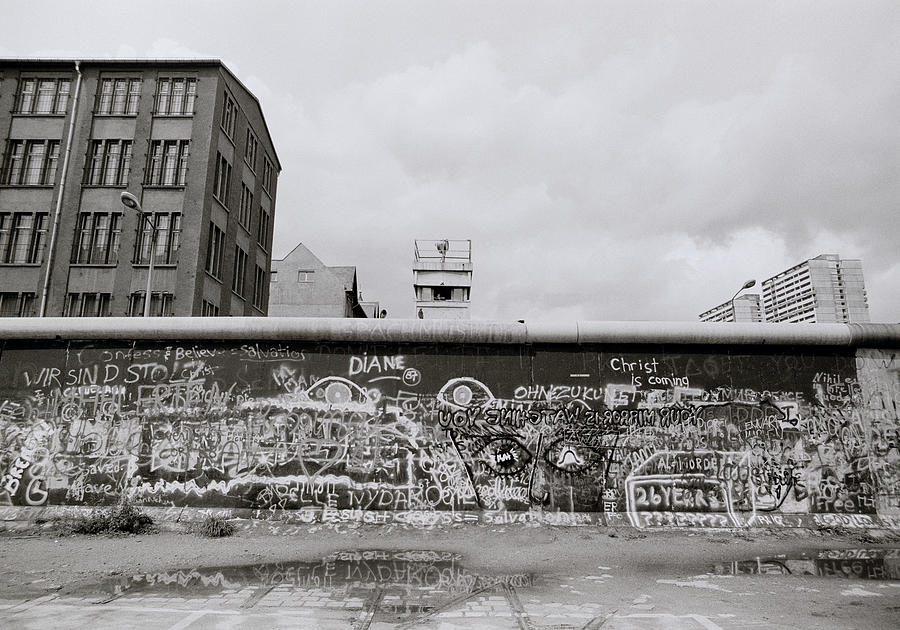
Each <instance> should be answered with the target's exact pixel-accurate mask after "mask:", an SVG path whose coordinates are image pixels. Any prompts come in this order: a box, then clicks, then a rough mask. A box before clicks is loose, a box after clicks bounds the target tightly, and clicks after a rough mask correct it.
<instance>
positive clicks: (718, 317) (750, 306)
mask: <svg viewBox="0 0 900 630" xmlns="http://www.w3.org/2000/svg"><path fill="white" fill-rule="evenodd" d="M700 321H703V322H761V321H763V318H762V311H761V310H760V308H759V295H757V294H756V293H747V294H745V295H742V296H740V297H737V298H735V299H733V300H730V301H728V302H724V303H722V304H719V305H718V306H714V307H713V308H711V309H709V310H708V311H706V312H705V313H701V314H700Z"/></svg>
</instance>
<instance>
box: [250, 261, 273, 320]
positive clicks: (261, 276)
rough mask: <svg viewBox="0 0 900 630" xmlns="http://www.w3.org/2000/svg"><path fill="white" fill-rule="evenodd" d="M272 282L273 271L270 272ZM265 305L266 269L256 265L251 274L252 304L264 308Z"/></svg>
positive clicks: (260, 308)
mask: <svg viewBox="0 0 900 630" xmlns="http://www.w3.org/2000/svg"><path fill="white" fill-rule="evenodd" d="M272 282H275V272H274V271H273V272H272ZM265 305H266V270H265V269H263V268H262V267H260V266H259V265H256V272H255V273H254V276H253V306H255V307H256V308H258V309H259V310H261V311H262V310H264V308H263V307H265Z"/></svg>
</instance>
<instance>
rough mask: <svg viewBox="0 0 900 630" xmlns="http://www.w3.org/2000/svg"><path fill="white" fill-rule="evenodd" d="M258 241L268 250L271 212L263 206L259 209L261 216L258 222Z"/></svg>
mask: <svg viewBox="0 0 900 630" xmlns="http://www.w3.org/2000/svg"><path fill="white" fill-rule="evenodd" d="M256 242H257V243H259V244H260V245H262V247H263V249H265V250H268V243H269V213H268V212H266V209H265V208H262V207H260V209H259V218H258V220H257V222H256Z"/></svg>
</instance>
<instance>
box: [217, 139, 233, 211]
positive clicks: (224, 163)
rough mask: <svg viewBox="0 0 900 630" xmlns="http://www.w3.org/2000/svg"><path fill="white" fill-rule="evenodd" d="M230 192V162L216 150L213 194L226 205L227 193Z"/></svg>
mask: <svg viewBox="0 0 900 630" xmlns="http://www.w3.org/2000/svg"><path fill="white" fill-rule="evenodd" d="M230 192H231V164H229V163H228V160H226V159H225V156H224V155H222V154H221V153H219V152H216V181H215V183H214V184H213V196H214V197H215V198H216V199H218V200H219V201H220V202H221V203H222V205H223V206H225V207H226V208H227V207H228V194H229V193H230Z"/></svg>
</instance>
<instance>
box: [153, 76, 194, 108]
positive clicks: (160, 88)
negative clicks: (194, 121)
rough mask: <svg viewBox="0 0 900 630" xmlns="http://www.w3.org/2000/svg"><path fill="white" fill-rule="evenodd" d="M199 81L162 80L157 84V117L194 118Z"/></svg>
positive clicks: (185, 79) (183, 79)
mask: <svg viewBox="0 0 900 630" xmlns="http://www.w3.org/2000/svg"><path fill="white" fill-rule="evenodd" d="M196 99H197V79H190V78H169V77H167V78H161V79H159V80H158V81H157V82H156V115H157V116H192V115H193V114H194V101H195V100H196Z"/></svg>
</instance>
